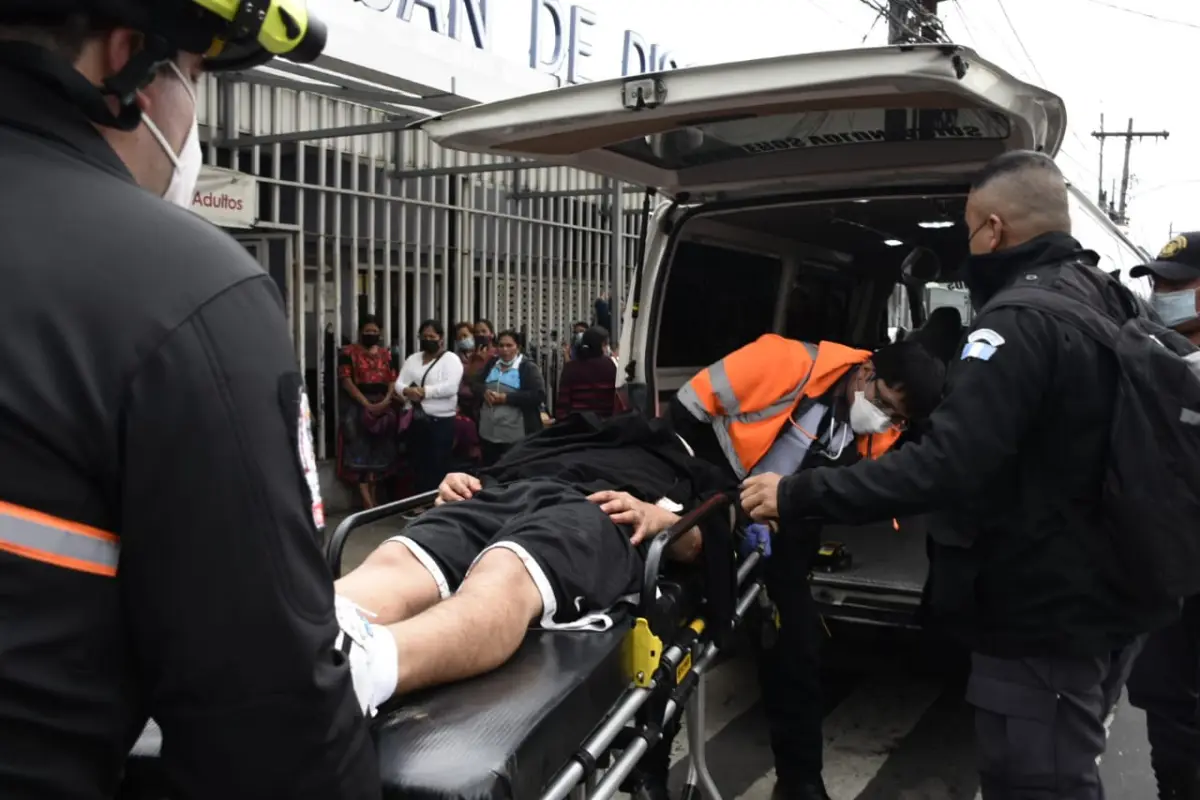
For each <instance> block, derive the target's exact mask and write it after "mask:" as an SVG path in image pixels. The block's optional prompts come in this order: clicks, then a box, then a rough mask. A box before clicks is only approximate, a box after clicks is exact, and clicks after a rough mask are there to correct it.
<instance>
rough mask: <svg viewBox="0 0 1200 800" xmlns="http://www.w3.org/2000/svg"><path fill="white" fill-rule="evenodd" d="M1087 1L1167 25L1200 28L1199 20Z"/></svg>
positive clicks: (1101, 1)
mask: <svg viewBox="0 0 1200 800" xmlns="http://www.w3.org/2000/svg"><path fill="white" fill-rule="evenodd" d="M1087 2H1089V3H1091V4H1093V5H1097V6H1103V7H1104V8H1111V9H1112V10H1113V11H1123V12H1125V13H1126V14H1133V15H1134V16H1137V17H1142V18H1143V19H1150V20H1154V21H1155V22H1162V23H1165V24H1167V25H1179V26H1181V27H1184V28H1193V29H1195V30H1200V22H1188V21H1187V20H1182V19H1172V18H1170V17H1160V16H1158V15H1157V14H1151V13H1150V12H1149V11H1139V10H1137V9H1136V8H1128V7H1127V6H1121V5H1117V4H1116V3H1110V2H1108V0H1087Z"/></svg>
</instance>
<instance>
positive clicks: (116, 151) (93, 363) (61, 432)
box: [0, 0, 380, 800]
mask: <svg viewBox="0 0 1200 800" xmlns="http://www.w3.org/2000/svg"><path fill="white" fill-rule="evenodd" d="M324 40H325V33H324V29H323V28H322V26H321V25H320V23H319V22H318V20H316V19H315V18H314V17H312V16H310V15H309V14H308V12H307V10H306V8H305V4H304V2H303V0H249V1H245V0H242V1H239V0H91V1H90V2H89V1H88V0H5V2H3V3H2V4H0V176H3V179H2V180H0V208H3V213H0V241H2V242H3V243H4V257H3V259H0V286H3V287H4V291H3V292H0V371H2V372H3V374H4V380H3V381H2V382H0V586H2V587H3V589H2V590H0V786H3V787H4V789H3V792H2V794H3V795H4V797H5V798H6V800H22V799H23V798H50V797H54V798H85V797H86V798H99V797H112V796H113V795H114V793H115V792H116V790H117V787H118V782H119V780H120V776H121V772H122V765H123V762H124V760H125V757H126V754H127V752H128V751H129V748H130V746H131V745H132V744H133V742H134V741H135V740H136V738H137V736H138V734H139V733H140V732H141V731H142V729H143V727H144V726H145V724H146V721H147V718H148V717H152V718H153V719H154V720H155V721H156V722H157V723H158V725H159V726H160V727H161V729H162V733H163V737H164V741H165V743H166V744H165V748H164V750H163V753H162V766H163V768H164V769H165V771H166V773H167V780H168V782H169V784H170V785H173V786H174V787H176V791H177V792H178V793H181V794H182V795H186V796H188V797H225V796H228V797H288V798H314V799H315V798H322V799H323V800H324V799H327V798H355V799H356V800H357V799H358V798H364V799H365V798H376V797H378V796H379V795H380V787H379V770H378V766H377V763H376V759H375V755H374V751H373V747H372V744H371V741H370V739H369V735H368V731H367V727H366V725H365V724H364V722H363V718H362V713H361V711H360V709H359V707H358V705H357V702H356V699H355V695H354V688H353V686H352V683H351V677H350V671H349V668H348V666H347V665H346V663H345V659H344V657H343V656H342V655H341V653H338V652H335V650H334V647H333V645H334V642H335V639H336V637H337V635H338V626H337V623H336V622H335V619H334V603H333V599H334V598H333V585H332V581H331V578H330V575H329V573H328V570H327V567H326V566H325V564H324V561H323V559H322V557H321V552H320V548H319V545H318V540H319V531H318V529H319V528H320V527H321V526H322V525H323V508H322V505H321V498H320V491H319V488H318V484H317V480H316V462H315V459H314V458H313V450H312V437H311V429H310V426H309V417H310V415H309V405H308V401H307V399H306V397H305V394H304V390H303V381H302V379H301V376H300V374H299V373H298V371H297V366H296V361H295V358H294V355H293V349H292V343H291V340H290V337H289V335H288V329H287V325H286V320H285V316H284V312H283V306H282V304H281V302H280V296H279V293H278V291H277V290H276V288H275V285H274V283H273V281H272V280H271V279H270V278H269V277H268V276H267V275H265V274H264V273H263V271H262V270H261V269H260V268H259V266H258V264H257V263H256V261H255V260H254V259H252V258H251V257H250V256H249V255H248V254H247V253H246V252H245V251H244V250H243V249H242V248H241V246H240V245H238V243H237V242H235V241H234V240H233V239H231V238H229V237H228V236H226V235H225V234H223V233H222V232H221V231H220V230H218V229H217V228H215V227H213V226H212V225H210V224H209V223H207V222H206V221H204V220H203V219H201V218H199V217H198V216H195V215H194V214H193V213H192V212H191V211H190V210H188V207H190V205H191V200H192V195H193V189H194V185H195V182H196V178H197V174H198V172H199V170H200V163H201V150H200V140H199V135H198V127H197V118H196V94H197V81H198V80H199V78H200V76H201V74H202V73H203V72H204V71H205V70H220V69H235V68H236V69H245V68H247V67H251V66H255V65H258V64H264V63H266V62H267V61H269V60H270V59H271V58H272V57H274V56H283V57H286V58H290V59H293V60H296V61H311V60H312V59H314V58H316V57H317V55H318V54H320V52H321V50H322V48H323V47H324ZM181 206H182V207H181Z"/></svg>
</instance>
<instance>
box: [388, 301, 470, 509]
mask: <svg viewBox="0 0 1200 800" xmlns="http://www.w3.org/2000/svg"><path fill="white" fill-rule="evenodd" d="M418 337H419V338H418V342H419V343H420V350H419V351H418V352H416V353H413V354H412V355H411V356H409V357H408V358H407V359H405V361H404V366H402V367H401V368H400V376H399V377H398V378H397V379H396V394H397V395H398V396H400V397H402V398H404V403H405V405H406V406H407V407H409V408H411V409H412V411H413V419H412V424H411V425H410V426H409V430H408V459H409V463H410V464H411V465H412V469H413V474H414V479H415V481H414V482H415V484H416V485H415V487H414V488H415V489H416V490H417V491H418V492H427V491H430V490H432V489H436V488H437V487H438V484H440V483H441V482H442V478H444V477H446V473H447V472H448V471H449V469H450V454H451V451H452V450H453V449H454V412H455V410H456V409H457V406H458V387H459V384H460V383H461V382H462V374H463V366H462V359H460V358H459V357H458V356H456V355H454V354H453V353H447V352H446V342H445V340H446V331H445V329H444V328H443V327H442V324H441V323H440V322H438V321H437V320H436V319H427V320H425V321H424V322H422V323H421V329H420V332H419V333H418Z"/></svg>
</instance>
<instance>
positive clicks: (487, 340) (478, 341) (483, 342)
mask: <svg viewBox="0 0 1200 800" xmlns="http://www.w3.org/2000/svg"><path fill="white" fill-rule="evenodd" d="M491 343H492V337H490V336H480V335H479V334H476V335H475V346H476V347H479V348H484V347H487V346H488V345H489V344H491Z"/></svg>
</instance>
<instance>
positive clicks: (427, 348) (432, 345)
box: [421, 339, 442, 353]
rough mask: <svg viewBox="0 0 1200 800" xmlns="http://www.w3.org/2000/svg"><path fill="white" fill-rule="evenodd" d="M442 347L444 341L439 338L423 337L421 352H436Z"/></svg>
mask: <svg viewBox="0 0 1200 800" xmlns="http://www.w3.org/2000/svg"><path fill="white" fill-rule="evenodd" d="M441 349H442V343H441V342H439V341H438V340H437V339H422V340H421V352H422V353H436V352H437V351H438V350H441Z"/></svg>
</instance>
